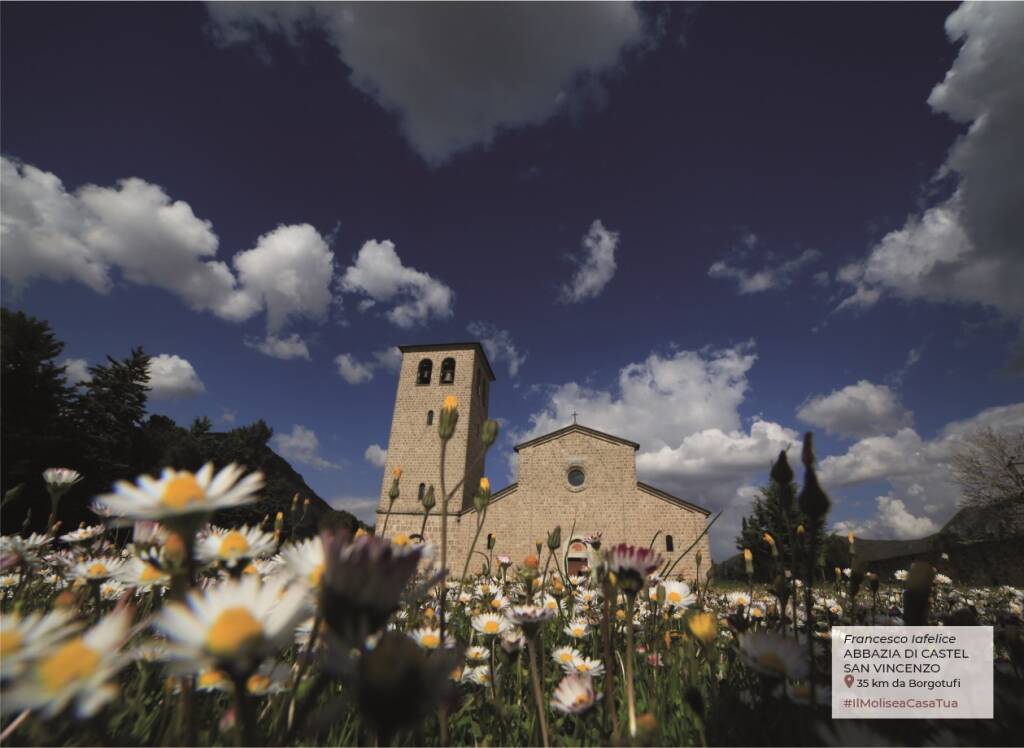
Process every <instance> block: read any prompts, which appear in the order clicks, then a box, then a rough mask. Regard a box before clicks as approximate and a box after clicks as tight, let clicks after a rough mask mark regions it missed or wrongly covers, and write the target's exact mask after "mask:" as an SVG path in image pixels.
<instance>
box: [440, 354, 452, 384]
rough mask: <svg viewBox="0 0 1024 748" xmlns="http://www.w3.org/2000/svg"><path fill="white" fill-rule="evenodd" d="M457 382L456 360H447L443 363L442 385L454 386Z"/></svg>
mask: <svg viewBox="0 0 1024 748" xmlns="http://www.w3.org/2000/svg"><path fill="white" fill-rule="evenodd" d="M454 382H455V359H454V358H446V359H445V360H444V361H442V362H441V384H452V383H454Z"/></svg>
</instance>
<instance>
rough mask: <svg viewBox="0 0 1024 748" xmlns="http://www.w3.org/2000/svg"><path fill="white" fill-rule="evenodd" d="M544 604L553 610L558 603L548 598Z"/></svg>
mask: <svg viewBox="0 0 1024 748" xmlns="http://www.w3.org/2000/svg"><path fill="white" fill-rule="evenodd" d="M544 606H545V607H546V608H548V609H549V610H555V609H557V608H558V603H556V602H555V601H554V600H548V601H547V602H546V603H544Z"/></svg>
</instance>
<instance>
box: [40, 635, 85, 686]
mask: <svg viewBox="0 0 1024 748" xmlns="http://www.w3.org/2000/svg"><path fill="white" fill-rule="evenodd" d="M99 664H100V656H99V654H98V653H97V652H96V651H95V650H93V649H91V648H90V647H88V646H86V644H85V642H84V641H82V639H81V638H78V639H74V640H72V641H70V642H68V643H67V644H65V645H63V646H62V647H61V648H60V649H58V650H57V651H56V652H54V653H53V654H52V655H50V656H49V657H47V658H46V659H45V660H43V662H42V664H40V665H39V679H40V680H41V681H42V685H43V688H45V689H46V691H47V693H50V694H57V693H60V692H61V691H62V690H64V689H65V688H67V687H68V686H69V685H71V684H72V683H74V682H75V681H77V680H81V679H83V678H86V677H88V676H89V675H92V674H93V673H94V672H95V671H96V667H97V666H98V665H99Z"/></svg>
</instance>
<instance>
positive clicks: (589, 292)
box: [558, 220, 619, 304]
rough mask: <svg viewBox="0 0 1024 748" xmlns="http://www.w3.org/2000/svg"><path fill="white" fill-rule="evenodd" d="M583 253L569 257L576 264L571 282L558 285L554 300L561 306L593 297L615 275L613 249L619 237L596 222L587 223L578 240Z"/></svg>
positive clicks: (617, 243) (598, 293)
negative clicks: (584, 231) (561, 304)
mask: <svg viewBox="0 0 1024 748" xmlns="http://www.w3.org/2000/svg"><path fill="white" fill-rule="evenodd" d="M582 244H583V252H582V253H581V254H580V255H579V256H577V257H574V258H573V261H574V262H575V263H576V264H577V268H576V273H575V274H574V275H573V277H572V279H571V280H570V281H569V282H568V283H565V284H563V285H562V287H561V290H560V291H559V296H558V299H559V301H561V302H562V303H563V304H578V303H579V302H581V301H586V300H587V299H593V298H596V297H597V296H599V295H600V294H601V292H602V291H603V290H604V287H605V286H607V285H608V283H609V281H611V279H612V278H613V277H614V276H615V269H616V264H615V250H616V249H617V248H618V246H619V234H618V233H617V232H615V231H609V230H608V229H606V228H605V227H604V224H603V223H601V221H600V220H595V221H594V222H593V223H592V224H590V229H589V230H588V231H587V233H586V235H584V237H583V239H582Z"/></svg>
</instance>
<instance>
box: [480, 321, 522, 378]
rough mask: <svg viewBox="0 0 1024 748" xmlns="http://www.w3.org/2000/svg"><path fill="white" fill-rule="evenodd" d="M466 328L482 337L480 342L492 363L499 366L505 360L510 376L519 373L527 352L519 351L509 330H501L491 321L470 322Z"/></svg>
mask: <svg viewBox="0 0 1024 748" xmlns="http://www.w3.org/2000/svg"><path fill="white" fill-rule="evenodd" d="M466 330H467V332H469V334H470V335H472V336H474V337H476V338H479V339H480V344H481V345H482V346H483V347H484V351H485V352H486V353H487V358H488V359H489V360H490V362H491V364H492V365H494V366H497V365H498V364H499V363H501V362H502V361H504V362H505V364H506V365H507V366H508V375H509V376H510V377H515V376H516V375H517V374H518V373H519V367H520V366H522V365H523V363H524V362H525V361H526V354H525V353H523V354H520V353H519V351H518V350H517V349H516V346H515V343H513V342H512V334H511V333H510V332H509V331H508V330H499V329H498V328H497V326H495V325H492V324H491V323H490V322H470V323H469V325H467V326H466Z"/></svg>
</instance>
